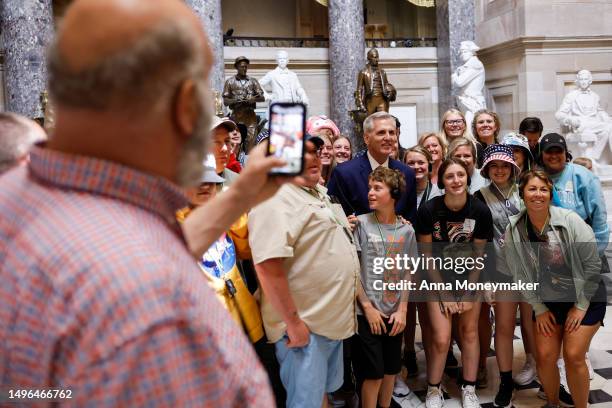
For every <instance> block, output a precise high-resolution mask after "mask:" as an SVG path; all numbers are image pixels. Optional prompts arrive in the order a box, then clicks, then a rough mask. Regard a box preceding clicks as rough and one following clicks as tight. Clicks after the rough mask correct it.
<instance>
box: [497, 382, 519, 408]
mask: <svg viewBox="0 0 612 408" xmlns="http://www.w3.org/2000/svg"><path fill="white" fill-rule="evenodd" d="M513 396H514V383H513V382H508V383H505V382H502V383H500V384H499V391H497V395H496V396H495V401H493V406H494V407H496V408H510V407H511V406H512V397H513Z"/></svg>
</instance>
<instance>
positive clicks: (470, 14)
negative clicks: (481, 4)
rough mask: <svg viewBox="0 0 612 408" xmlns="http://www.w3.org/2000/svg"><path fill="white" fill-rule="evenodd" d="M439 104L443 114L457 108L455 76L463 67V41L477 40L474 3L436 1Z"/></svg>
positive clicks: (454, 0) (447, 0)
mask: <svg viewBox="0 0 612 408" xmlns="http://www.w3.org/2000/svg"><path fill="white" fill-rule="evenodd" d="M436 20H437V33H438V103H439V111H440V114H443V113H444V112H445V111H446V110H447V109H449V108H451V107H454V106H455V105H456V104H455V100H454V96H453V93H452V85H451V74H452V73H453V72H455V70H456V69H457V67H459V66H460V65H462V61H461V58H460V54H459V44H460V43H461V41H466V40H472V41H473V40H474V35H475V26H474V0H436Z"/></svg>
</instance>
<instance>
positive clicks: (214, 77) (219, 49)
mask: <svg viewBox="0 0 612 408" xmlns="http://www.w3.org/2000/svg"><path fill="white" fill-rule="evenodd" d="M186 1H187V4H189V5H190V6H191V7H192V8H193V10H194V11H195V12H196V14H197V15H198V16H199V17H200V20H202V23H203V24H204V29H205V30H206V35H208V41H209V43H210V47H211V49H212V53H213V56H214V61H213V66H212V69H211V71H210V85H211V88H212V89H213V90H216V91H219V92H221V91H223V84H224V82H225V75H224V71H225V66H224V63H223V29H222V26H221V0H186Z"/></svg>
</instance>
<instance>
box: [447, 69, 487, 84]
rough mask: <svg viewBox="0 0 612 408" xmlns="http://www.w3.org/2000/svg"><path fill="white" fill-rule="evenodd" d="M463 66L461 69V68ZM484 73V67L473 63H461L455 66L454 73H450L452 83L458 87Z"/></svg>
mask: <svg viewBox="0 0 612 408" xmlns="http://www.w3.org/2000/svg"><path fill="white" fill-rule="evenodd" d="M461 68H463V69H461ZM483 74H484V67H482V66H475V65H471V64H470V65H468V64H465V65H462V66H461V67H459V68H457V70H456V71H455V73H453V75H451V79H452V81H453V84H454V85H455V86H456V87H458V88H463V87H464V86H466V85H467V84H469V83H470V82H471V81H472V80H474V79H475V78H477V77H479V76H480V75H483Z"/></svg>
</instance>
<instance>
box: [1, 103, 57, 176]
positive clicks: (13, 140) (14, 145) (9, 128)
mask: <svg viewBox="0 0 612 408" xmlns="http://www.w3.org/2000/svg"><path fill="white" fill-rule="evenodd" d="M46 139H47V134H46V133H45V131H44V130H43V128H41V127H40V125H39V124H38V123H36V122H34V121H33V120H30V119H27V118H24V117H23V116H19V115H17V114H14V113H9V112H0V174H2V173H4V172H6V171H8V170H9V169H10V168H12V167H14V166H18V165H20V164H25V163H26V162H27V160H28V154H29V151H30V148H31V147H32V145H33V144H34V143H37V142H39V141H42V140H46Z"/></svg>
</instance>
